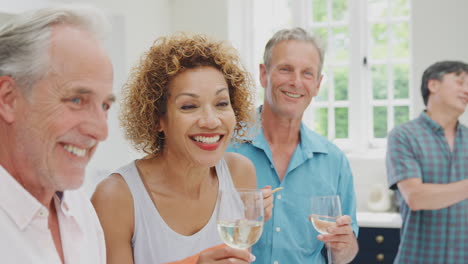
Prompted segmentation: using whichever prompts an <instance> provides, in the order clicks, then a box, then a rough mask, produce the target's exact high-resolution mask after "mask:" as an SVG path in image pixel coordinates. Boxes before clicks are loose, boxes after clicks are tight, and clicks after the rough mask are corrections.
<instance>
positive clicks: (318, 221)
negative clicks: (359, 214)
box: [309, 195, 341, 263]
mask: <svg viewBox="0 0 468 264" xmlns="http://www.w3.org/2000/svg"><path fill="white" fill-rule="evenodd" d="M310 213H311V214H310V215H309V220H310V221H311V222H312V226H313V227H314V228H315V230H317V232H319V233H320V234H328V231H327V229H328V228H329V227H334V226H336V219H338V217H340V216H341V202H340V196H338V195H330V196H317V197H312V198H311V200H310ZM327 258H328V263H333V262H332V252H331V248H330V247H329V245H327Z"/></svg>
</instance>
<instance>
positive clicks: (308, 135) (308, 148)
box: [252, 106, 328, 158]
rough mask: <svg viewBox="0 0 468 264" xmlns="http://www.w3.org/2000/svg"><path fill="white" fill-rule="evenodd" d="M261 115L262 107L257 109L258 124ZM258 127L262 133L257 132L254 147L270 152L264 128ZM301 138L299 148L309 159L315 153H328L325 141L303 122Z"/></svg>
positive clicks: (253, 142)
mask: <svg viewBox="0 0 468 264" xmlns="http://www.w3.org/2000/svg"><path fill="white" fill-rule="evenodd" d="M261 114H262V106H259V107H258V108H257V116H258V118H257V122H260V118H261ZM258 127H260V131H256V132H255V133H254V135H255V136H254V138H253V140H252V145H253V146H255V147H257V148H260V149H263V150H269V149H270V147H269V145H268V142H267V141H266V139H265V136H264V134H263V127H261V126H258ZM300 137H301V139H300V143H299V146H300V148H301V149H302V151H303V153H304V155H306V156H307V158H312V157H313V156H314V153H324V154H327V153H328V148H327V146H326V145H325V143H324V141H323V140H320V139H321V136H320V135H318V134H316V133H314V132H312V131H310V130H308V129H306V126H305V124H304V122H302V121H301V127H300Z"/></svg>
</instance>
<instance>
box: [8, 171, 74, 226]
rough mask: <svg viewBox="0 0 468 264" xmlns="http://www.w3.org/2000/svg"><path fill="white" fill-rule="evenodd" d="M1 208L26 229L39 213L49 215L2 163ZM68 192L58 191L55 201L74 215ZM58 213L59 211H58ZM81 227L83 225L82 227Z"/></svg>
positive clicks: (69, 213) (63, 209) (62, 210)
mask: <svg viewBox="0 0 468 264" xmlns="http://www.w3.org/2000/svg"><path fill="white" fill-rule="evenodd" d="M0 182H1V183H2V184H0V208H3V210H5V212H6V213H7V214H8V215H9V217H10V218H11V219H12V220H13V222H15V223H16V225H17V226H18V228H19V229H20V230H24V229H25V228H26V227H27V226H28V225H29V224H30V223H31V222H32V221H33V220H34V218H35V217H36V216H37V215H40V216H47V215H48V213H49V212H48V210H47V208H46V207H45V206H44V205H42V204H41V203H40V202H39V201H38V200H37V199H36V198H35V197H34V196H32V195H31V194H30V193H29V192H28V191H27V190H26V189H24V187H23V186H21V184H19V183H18V182H17V181H16V180H15V179H14V178H13V176H12V175H11V174H10V173H9V172H8V171H6V170H5V168H3V167H2V166H1V165H0ZM67 197H68V195H67V192H57V193H56V194H55V195H54V201H55V205H56V208H57V210H60V211H61V212H62V213H63V214H64V215H65V216H67V217H68V216H73V210H71V208H70V205H69V204H70V203H69V201H68V199H67ZM57 213H58V212H57ZM80 228H81V227H80Z"/></svg>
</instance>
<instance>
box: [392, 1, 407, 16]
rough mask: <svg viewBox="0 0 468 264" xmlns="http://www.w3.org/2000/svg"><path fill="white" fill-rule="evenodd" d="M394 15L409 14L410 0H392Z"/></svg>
mask: <svg viewBox="0 0 468 264" xmlns="http://www.w3.org/2000/svg"><path fill="white" fill-rule="evenodd" d="M392 9H393V16H408V15H409V4H408V0H396V1H392Z"/></svg>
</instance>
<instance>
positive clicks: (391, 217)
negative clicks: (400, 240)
mask: <svg viewBox="0 0 468 264" xmlns="http://www.w3.org/2000/svg"><path fill="white" fill-rule="evenodd" d="M356 217H357V222H358V225H359V227H377V228H378V227H381V228H401V224H402V220H401V216H400V213H397V212H378V213H376V212H357V213H356Z"/></svg>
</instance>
